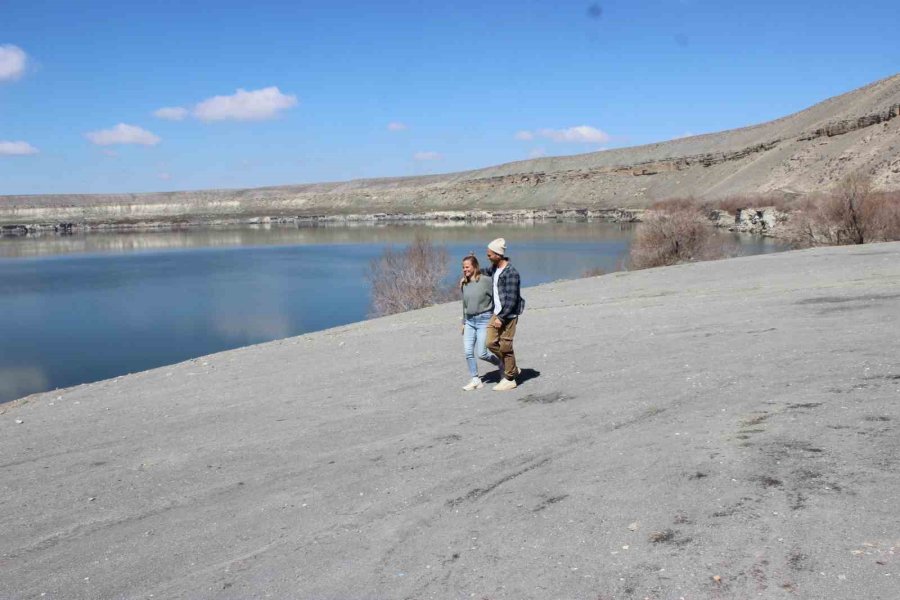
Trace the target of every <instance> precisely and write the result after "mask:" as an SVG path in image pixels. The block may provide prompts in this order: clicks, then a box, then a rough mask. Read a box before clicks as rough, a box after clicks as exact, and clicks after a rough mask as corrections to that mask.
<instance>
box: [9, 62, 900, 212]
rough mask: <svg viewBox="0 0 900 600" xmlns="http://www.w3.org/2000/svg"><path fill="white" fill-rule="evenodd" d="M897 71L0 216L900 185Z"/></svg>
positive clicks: (498, 204)
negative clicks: (490, 140)
mask: <svg viewBox="0 0 900 600" xmlns="http://www.w3.org/2000/svg"><path fill="white" fill-rule="evenodd" d="M898 116H900V75H894V76H893V77H889V78H887V79H883V80H881V81H877V82H875V83H873V84H870V85H868V86H866V87H863V88H860V89H858V90H855V91H852V92H849V93H847V94H843V95H841V96H836V97H834V98H831V99H829V100H826V101H824V102H821V103H819V104H816V105H815V106H813V107H811V108H808V109H806V110H804V111H801V112H798V113H795V114H793V115H790V116H787V117H783V118H781V119H778V120H775V121H771V122H768V123H763V124H761V125H756V126H752V127H745V128H742V129H734V130H730V131H724V132H720V133H714V134H707V135H699V136H693V137H688V138H681V139H677V140H672V141H668V142H662V143H658V144H649V145H646V146H637V147H633V148H624V149H616V150H607V151H603V152H594V153H590V154H582V155H576V156H567V157H548V158H539V159H534V160H527V161H520V162H514V163H508V164H504V165H499V166H495V167H489V168H486V169H480V170H476V171H467V172H463V173H451V174H447V175H435V176H427V177H405V178H386V179H370V180H356V181H348V182H340V183H321V184H309V185H297V186H279V187H269V188H256V189H244V190H206V191H195V192H170V193H152V194H114V195H53V196H5V197H0V224H6V225H9V224H30V223H40V222H44V223H46V222H75V223H126V222H141V221H151V220H161V221H177V220H206V219H227V218H248V217H255V216H256V217H258V216H272V217H279V216H282V217H283V216H291V217H295V216H315V215H340V214H375V213H424V212H429V211H437V210H441V211H472V210H482V211H498V210H500V211H503V210H506V211H508V210H520V209H547V208H556V209H560V208H562V209H565V208H591V209H606V208H640V207H643V206H646V205H648V204H649V203H650V202H653V201H654V200H658V199H662V198H669V197H673V196H686V195H693V196H697V197H701V198H716V197H725V196H731V195H744V194H771V193H776V194H804V193H809V192H814V191H821V190H825V189H828V188H829V187H831V186H832V185H834V184H835V183H836V182H837V181H838V180H840V179H841V178H842V177H843V176H844V175H846V174H847V173H849V172H851V171H854V170H857V169H864V170H866V171H867V172H869V173H871V174H872V176H873V178H874V183H875V186H876V187H877V188H880V189H891V190H895V189H900V119H898V118H897V117H898Z"/></svg>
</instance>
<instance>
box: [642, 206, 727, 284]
mask: <svg viewBox="0 0 900 600" xmlns="http://www.w3.org/2000/svg"><path fill="white" fill-rule="evenodd" d="M724 255H725V249H724V242H723V239H722V238H721V237H720V236H718V235H716V232H715V230H714V229H713V226H712V224H711V223H710V222H709V219H707V218H706V217H705V216H704V215H703V214H702V213H701V212H700V210H699V209H698V207H697V206H696V205H693V206H692V207H691V208H684V205H683V203H682V202H678V203H671V204H668V205H664V206H663V208H662V210H655V211H652V212H650V213H649V214H648V215H647V216H646V217H645V218H644V221H643V222H642V223H641V224H640V225H638V228H637V232H636V234H635V238H634V241H633V242H632V244H631V254H630V262H631V265H630V266H631V268H633V269H648V268H651V267H662V266H667V265H675V264H678V263H683V262H690V261H695V260H713V259H716V258H722V257H723V256H724Z"/></svg>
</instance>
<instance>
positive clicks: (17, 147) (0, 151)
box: [0, 141, 38, 156]
mask: <svg viewBox="0 0 900 600" xmlns="http://www.w3.org/2000/svg"><path fill="white" fill-rule="evenodd" d="M37 153H38V149H37V148H35V147H34V146H32V145H31V144H29V143H28V142H4V141H0V156H23V155H25V154H37Z"/></svg>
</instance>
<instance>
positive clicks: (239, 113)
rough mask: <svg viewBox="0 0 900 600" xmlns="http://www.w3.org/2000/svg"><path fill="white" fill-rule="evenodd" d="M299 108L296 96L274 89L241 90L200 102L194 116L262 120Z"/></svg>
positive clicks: (220, 119)
mask: <svg viewBox="0 0 900 600" xmlns="http://www.w3.org/2000/svg"><path fill="white" fill-rule="evenodd" d="M296 105H297V97H296V96H291V95H288V94H282V93H281V91H280V90H279V89H278V88H277V87H274V86H273V87H267V88H263V89H261V90H253V91H250V92H248V91H246V90H243V89H238V90H237V91H236V92H235V93H234V94H233V95H231V96H214V97H212V98H208V99H206V100H204V101H203V102H200V103H199V104H197V106H195V107H194V116H195V117H197V118H198V119H200V120H201V121H226V120H232V121H262V120H265V119H272V118H275V117H276V116H278V113H279V112H280V111H282V110H286V109H288V108H291V107H292V106H296Z"/></svg>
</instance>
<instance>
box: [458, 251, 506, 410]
mask: <svg viewBox="0 0 900 600" xmlns="http://www.w3.org/2000/svg"><path fill="white" fill-rule="evenodd" d="M462 272H463V277H462V281H460V289H461V290H462V299H463V319H462V333H463V349H464V350H465V353H466V362H468V363H469V375H470V376H471V377H472V379H471V380H470V381H469V383H467V384H466V385H464V386H463V389H464V390H465V391H467V392H471V391H472V390H477V389H480V388H483V387H484V383H482V382H481V378H480V377H478V363H477V361H476V360H475V356H476V355H477V356H478V358H480V359H481V360H485V361H487V362H489V363H491V364H497V358H496V357H495V356H494V355H493V354H491V353H490V352H488V350H487V349H486V348H485V346H484V342H485V338H486V336H487V326H488V323H489V322H490V320H491V316H492V315H493V314H494V288H493V282H492V281H491V278H490V277H485V276H483V275H482V274H481V269H480V268H479V267H478V259H477V258H475V256H473V255H471V254H470V255H469V256H467V257H465V258H464V259H463V261H462Z"/></svg>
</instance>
